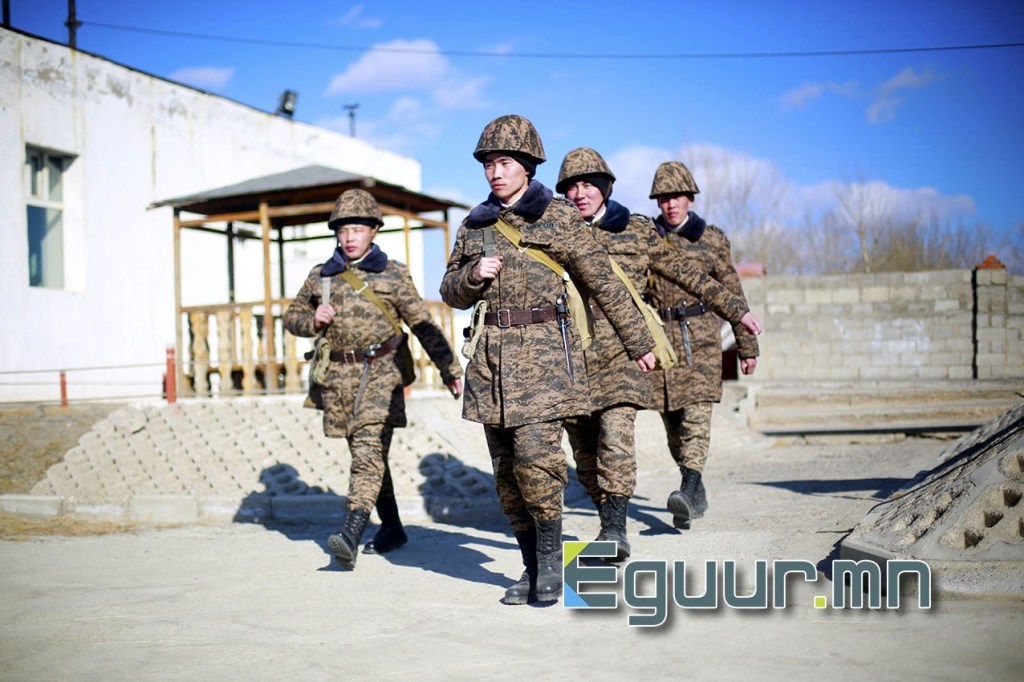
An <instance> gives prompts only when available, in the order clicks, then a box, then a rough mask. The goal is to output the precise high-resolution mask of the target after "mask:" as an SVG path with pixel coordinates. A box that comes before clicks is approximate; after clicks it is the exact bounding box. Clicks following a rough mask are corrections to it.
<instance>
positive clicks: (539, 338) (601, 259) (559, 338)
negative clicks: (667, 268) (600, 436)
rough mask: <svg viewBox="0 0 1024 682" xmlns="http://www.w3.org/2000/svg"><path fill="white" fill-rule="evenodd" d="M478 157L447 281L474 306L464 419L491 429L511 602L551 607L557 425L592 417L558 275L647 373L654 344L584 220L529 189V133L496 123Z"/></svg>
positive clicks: (534, 138)
mask: <svg viewBox="0 0 1024 682" xmlns="http://www.w3.org/2000/svg"><path fill="white" fill-rule="evenodd" d="M473 156H474V158H476V159H477V161H479V162H481V163H482V164H483V170H484V177H485V178H486V179H487V182H488V185H489V186H490V189H491V193H490V195H489V196H488V197H487V200H486V201H484V202H483V203H481V204H479V205H478V206H476V207H475V208H474V209H473V210H472V211H470V213H469V215H468V216H467V217H466V219H465V220H464V221H463V222H462V225H461V226H460V227H459V231H458V234H457V236H456V238H455V245H454V247H453V248H452V253H451V257H450V258H449V259H448V267H447V271H446V272H445V275H444V278H443V280H442V282H441V297H442V299H443V300H444V301H445V302H446V303H447V304H448V305H450V306H452V307H454V308H459V309H466V308H469V307H473V306H475V310H474V323H473V325H472V328H471V331H470V339H469V341H468V343H467V345H466V348H465V349H464V350H463V352H464V353H467V354H468V357H469V364H468V366H467V368H466V395H465V399H464V402H463V411H462V416H463V417H464V418H465V419H468V420H470V421H475V422H480V423H482V424H483V425H484V434H485V437H486V439H487V446H488V449H489V450H490V455H491V463H492V466H493V468H494V482H495V487H496V489H497V492H498V499H499V501H500V503H501V508H502V511H503V512H504V513H505V515H506V516H507V517H508V519H509V522H510V524H511V526H512V530H513V533H514V534H515V537H516V540H517V542H518V543H519V549H520V552H521V554H522V557H523V565H524V567H525V571H524V572H523V574H522V576H521V577H520V578H519V580H518V581H517V582H516V583H515V584H514V585H512V587H510V588H508V590H506V592H505V597H504V601H505V603H507V604H525V603H527V602H529V601H534V600H540V601H554V600H557V599H558V597H559V596H560V595H561V592H562V544H561V541H562V496H563V492H564V489H565V485H566V482H567V473H568V471H567V466H566V461H565V453H564V452H563V451H562V447H561V440H562V423H563V421H564V420H565V419H568V418H571V417H581V416H586V415H589V414H590V413H591V411H592V406H591V401H590V393H589V391H588V387H587V374H586V372H587V365H586V361H585V360H584V355H583V344H584V332H581V329H586V325H585V324H582V323H583V320H581V319H580V317H579V316H578V315H577V317H576V318H575V319H567V318H568V317H569V313H568V305H567V304H566V292H567V289H570V285H569V284H567V282H566V280H565V279H564V278H563V276H562V274H560V273H559V272H556V270H555V269H558V270H561V269H562V268H564V270H565V271H567V273H568V275H569V276H570V279H571V280H572V283H573V286H578V287H582V288H584V289H585V290H586V291H588V292H589V294H590V295H591V296H592V297H593V299H594V300H596V301H597V302H598V304H599V305H600V306H601V308H602V309H603V310H604V311H605V313H606V314H607V316H608V320H609V321H610V323H611V326H612V328H613V329H614V330H615V334H617V335H618V337H619V338H620V339H621V345H622V347H623V354H624V355H625V356H626V357H628V359H629V360H628V361H631V362H636V363H637V365H638V367H639V368H640V369H641V371H649V370H650V369H651V368H652V367H653V366H654V356H653V354H652V353H651V349H652V348H653V346H654V343H653V340H652V339H651V336H650V334H649V333H648V332H647V329H646V328H645V326H644V323H643V318H642V317H641V315H640V313H639V311H638V310H637V309H636V307H635V306H634V305H633V303H632V300H631V298H630V295H629V292H628V291H627V290H626V288H625V286H623V284H622V283H621V282H620V281H619V280H618V279H617V278H616V277H615V274H614V273H613V272H612V270H611V266H610V263H609V262H608V256H607V254H606V253H605V251H604V250H603V249H602V248H601V246H600V244H598V243H597V241H595V240H594V238H593V237H592V236H591V234H590V231H589V230H588V229H587V228H586V226H585V225H584V224H583V221H582V219H581V218H580V214H579V211H577V210H576V209H575V208H574V207H573V205H572V204H571V203H569V202H568V201H565V200H564V199H560V198H556V197H554V196H553V194H552V192H551V190H550V189H548V188H547V187H545V186H544V185H542V184H541V183H540V182H538V181H536V180H534V179H532V177H533V175H534V172H535V169H536V166H537V164H540V163H542V162H543V161H544V160H545V157H544V147H543V146H542V144H541V140H540V136H539V135H538V134H537V131H536V129H535V128H534V127H533V124H532V123H531V122H530V121H528V120H527V119H525V118H523V117H522V116H516V115H509V116H501V117H499V118H497V119H495V120H493V121H491V122H490V123H488V124H487V126H486V127H485V128H484V131H483V133H482V134H481V135H480V140H479V142H478V143H477V146H476V150H475V151H474V153H473ZM506 228H512V230H513V232H509V231H508V230H507V229H506ZM516 233H518V234H516ZM533 254H538V257H540V256H541V255H546V256H548V257H550V258H551V259H552V260H551V262H550V263H551V265H546V264H544V263H543V262H541V261H540V260H538V259H537V258H534V256H533ZM552 266H553V267H552ZM553 268H555V269H553ZM580 310H585V309H582V308H581V309H580ZM583 318H584V319H585V318H586V315H583ZM578 325H582V326H578Z"/></svg>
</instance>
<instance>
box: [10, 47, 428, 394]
mask: <svg viewBox="0 0 1024 682" xmlns="http://www.w3.org/2000/svg"><path fill="white" fill-rule="evenodd" d="M26 145H31V146H37V147H42V148H45V149H49V150H53V151H56V152H61V153H64V154H69V155H73V156H75V157H76V159H75V161H74V162H73V164H72V165H71V168H70V169H69V171H68V173H67V174H66V185H65V193H64V205H65V213H64V240H65V242H64V248H65V286H64V288H63V289H59V290H56V289H43V288H38V287H29V285H28V281H29V280H28V243H27V238H26V231H27V227H26V213H25V200H26V196H27V192H28V189H27V187H26V186H25V179H24V172H23V166H24V161H25V148H26ZM310 164H320V165H324V166H331V167H335V168H340V169H342V170H345V171H349V172H352V173H357V174H360V175H368V176H373V177H376V178H379V179H381V180H384V181H386V182H390V183H394V184H397V185H404V186H405V187H407V188H409V189H412V190H416V191H419V189H420V164H419V162H418V161H416V160H415V159H412V158H409V157H405V156H401V155H398V154H395V153H392V152H389V151H386V150H383V149H379V148H376V147H374V146H372V145H370V144H367V143H366V142H363V141H361V140H358V139H354V138H351V137H348V136H347V135H343V134H341V133H337V132H334V131H330V130H327V129H323V128H318V127H315V126H311V125H307V124H304V123H298V122H293V121H290V120H287V119H284V118H281V117H277V116H274V115H272V114H269V113H266V112H261V111H258V110H255V109H252V108H250V107H247V106H244V105H241V104H238V103H235V102H232V101H229V100H227V99H224V98H222V97H217V96H214V95H210V94H207V93H204V92H202V91H198V90H194V89H192V88H189V87H186V86H182V85H178V84H175V83H171V82H168V81H165V80H162V79H160V78H156V77H154V76H151V75H148V74H145V73H141V72H138V71H135V70H132V69H130V68H126V67H124V66H121V65H118V64H115V63H112V62H109V61H107V60H104V59H102V58H98V57H95V56H92V55H89V54H85V53H82V52H76V51H73V50H70V49H69V48H67V47H65V46H63V45H59V44H54V43H51V42H48V41H46V40H43V39H39V38H35V37H30V36H26V35H24V34H21V33H18V32H15V31H8V30H5V29H2V28H0V216H2V218H0V220H2V227H0V263H2V267H0V292H2V293H0V319H2V320H3V323H2V326H3V330H4V332H3V333H2V334H0V402H2V401H22V400H26V401H27V400H56V399H58V398H59V389H58V387H57V385H56V382H57V379H58V374H57V371H58V370H59V369H61V368H68V369H72V368H95V367H112V366H124V365H148V366H147V367H141V368H134V369H126V370H103V371H83V372H70V373H69V374H68V381H69V383H70V386H69V395H70V398H71V399H72V400H74V399H82V398H103V397H106V398H113V397H128V396H134V395H155V394H158V393H159V390H160V386H161V381H162V376H163V367H162V363H163V362H164V358H165V349H166V347H167V346H168V345H170V344H172V343H173V341H174V329H175V320H174V280H173V246H172V228H171V225H172V210H171V209H170V208H163V209H157V210H153V211H148V210H147V209H146V207H147V206H149V205H150V204H151V203H153V202H155V201H159V200H163V199H168V198H171V197H177V196H183V195H187V194H190V193H193V192H198V191H201V190H206V189H211V188H215V187H220V186H224V185H229V184H233V183H236V182H241V181H244V180H248V179H250V178H253V177H258V176H261V175H267V174H271V173H278V172H282V171H286V170H291V169H294V168H298V167H301V166H306V165H310ZM310 229H316V228H314V227H312V226H311V227H310ZM324 229H325V230H326V228H324ZM414 239H415V236H414ZM260 248H261V247H259V246H258V243H257V242H253V243H251V244H250V245H249V246H247V247H243V248H242V251H244V252H245V253H244V254H242V253H240V254H239V255H240V257H239V260H240V263H242V262H243V261H244V263H245V264H244V265H242V266H241V267H240V268H239V270H238V272H237V277H238V282H239V283H240V284H241V285H242V286H244V287H245V291H244V292H240V293H239V299H240V300H241V299H242V297H243V296H250V298H262V260H261V258H262V256H261V251H260ZM306 248H307V251H308V253H309V258H310V262H314V261H323V260H324V259H326V257H327V256H328V255H329V254H330V251H331V249H332V247H331V244H330V242H329V241H324V242H309V243H307V245H306ZM384 248H385V250H387V251H389V253H391V254H392V255H394V256H395V257H396V258H398V259H402V258H404V254H403V253H402V245H401V241H400V238H399V239H398V240H397V241H395V242H394V246H393V247H392V246H391V242H388V243H386V245H385V246H384ZM413 251H414V253H415V254H416V259H418V260H417V262H414V263H412V264H410V265H411V266H412V267H413V270H414V272H415V273H416V277H417V280H418V284H419V285H420V286H421V287H422V250H421V249H420V248H419V247H418V246H417V247H414V249H413ZM249 252H253V254H255V255H254V256H253V258H252V260H253V261H254V262H255V263H256V266H255V267H254V266H251V265H249V264H248V262H249V260H248V259H249ZM183 256H184V258H183V262H184V264H185V267H186V270H185V272H184V273H183V282H184V288H185V292H184V296H185V298H184V300H183V303H184V304H186V305H188V304H191V303H212V302H224V301H226V300H227V298H226V292H227V276H226V270H225V267H226V266H225V263H226V256H225V246H224V244H223V239H218V238H215V237H207V238H205V239H204V238H203V237H202V236H200V235H199V233H196V232H194V231H186V232H185V236H184V250H183ZM275 271H276V266H275ZM307 271H308V264H303V265H299V264H296V265H294V266H291V267H290V268H289V271H288V279H289V280H292V278H297V279H296V281H295V282H294V283H290V284H289V295H291V294H293V293H294V291H297V289H298V283H299V282H301V279H302V278H303V277H304V276H305V274H306V272H307ZM250 288H251V289H252V290H253V293H252V295H250V291H249V290H250ZM274 293H275V295H276V294H277V289H276V287H275V289H274ZM23 370H48V371H47V372H46V373H42V374H36V373H32V374H11V373H10V372H12V371H23ZM101 382H103V383H101ZM40 383H42V384H45V385H35V384H40Z"/></svg>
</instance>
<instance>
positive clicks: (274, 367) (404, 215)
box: [150, 166, 467, 394]
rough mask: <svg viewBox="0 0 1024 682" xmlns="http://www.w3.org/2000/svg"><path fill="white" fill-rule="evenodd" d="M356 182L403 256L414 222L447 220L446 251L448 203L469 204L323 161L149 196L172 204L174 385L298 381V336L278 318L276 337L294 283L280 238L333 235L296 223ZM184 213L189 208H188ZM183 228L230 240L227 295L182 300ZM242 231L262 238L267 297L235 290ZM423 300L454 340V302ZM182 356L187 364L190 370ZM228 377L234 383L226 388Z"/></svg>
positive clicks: (318, 214)
mask: <svg viewBox="0 0 1024 682" xmlns="http://www.w3.org/2000/svg"><path fill="white" fill-rule="evenodd" d="M357 187H358V188H362V189H365V190H367V191H368V192H370V193H371V194H372V195H373V196H374V198H376V200H377V202H378V204H380V208H381V212H382V213H383V214H384V217H385V225H384V227H382V228H381V232H382V233H386V232H402V233H403V234H404V238H405V262H407V263H408V262H409V261H410V251H411V248H410V246H411V245H410V235H411V233H412V232H413V231H415V230H427V229H440V230H443V233H444V253H443V254H440V257H441V258H442V259H444V258H447V255H448V250H449V248H450V245H449V242H450V227H449V211H450V210H451V209H452V208H461V209H465V208H467V207H466V206H464V205H462V204H459V203H456V202H453V201H448V200H446V199H439V198H437V197H432V196H430V195H427V194H422V193H420V192H414V191H411V190H409V189H406V188H405V187H402V186H400V185H393V184H390V183H387V182H383V181H381V180H377V179H375V178H372V177H366V176H361V175H354V174H352V173H347V172H345V171H342V170H338V169H335V168H328V167H325V166H306V167H303V168H298V169H296V170H292V171H288V172H284V173H277V174H274V175H268V176H263V177H258V178H253V179H251V180H247V181H245V182H241V183H238V184H235V185H230V186H227V187H220V188H217V189H212V190H208V191H204V192H198V193H195V194H190V195H188V196H183V197H177V198H173V199H165V200H163V201H158V202H155V203H153V204H152V205H151V206H150V208H158V207H163V206H170V207H172V208H173V209H174V224H173V229H174V305H175V320H176V323H175V331H176V344H175V345H176V347H177V353H176V355H177V358H178V363H177V367H178V372H177V374H178V376H177V379H178V382H177V385H178V390H179V392H181V393H184V394H187V393H188V392H189V390H190V388H191V389H192V390H194V391H195V393H197V394H206V393H208V392H209V391H210V389H211V386H210V383H209V377H210V376H211V375H213V376H219V378H220V390H219V393H221V394H226V393H230V392H232V391H235V392H241V393H252V392H254V391H256V390H257V389H258V388H259V387H258V386H257V384H259V383H262V390H263V391H275V390H282V389H283V390H285V391H299V390H302V388H303V387H302V385H301V383H302V382H301V377H300V365H301V362H300V361H299V359H298V358H297V356H296V352H295V339H294V337H292V336H291V335H290V334H289V333H287V332H286V331H284V330H283V328H282V330H281V332H282V333H281V344H280V347H279V345H278V343H277V336H278V335H277V330H276V326H277V322H278V321H279V319H280V316H281V314H282V313H283V311H284V309H285V308H286V307H287V305H288V303H289V302H290V300H289V299H288V295H289V294H290V293H293V292H286V291H284V287H285V266H286V259H285V245H286V244H288V243H292V242H301V241H310V240H322V239H330V238H332V235H331V234H330V232H329V231H328V230H326V229H325V230H323V231H322V232H318V234H316V235H314V236H306V235H305V234H304V232H305V231H304V230H301V229H299V228H300V227H302V226H305V225H311V224H317V223H326V222H327V219H328V218H329V216H330V214H331V211H332V210H333V209H334V202H335V200H336V199H337V198H338V196H339V195H340V194H341V193H342V192H344V191H345V190H348V189H353V188H357ZM183 214H192V215H189V216H187V217H186V216H185V215H183ZM431 215H432V216H433V217H431ZM193 216H194V217H193ZM395 217H397V218H400V219H401V225H400V226H399V225H397V224H396V222H397V221H395V220H394V219H393V218H395ZM389 218H392V219H389ZM240 223H241V224H246V225H253V226H258V230H254V229H251V228H250V227H239V224H240ZM183 230H198V231H201V232H207V233H214V234H218V235H222V236H223V237H224V239H225V240H226V245H227V264H226V267H227V275H228V300H227V301H224V302H223V303H215V304H212V305H204V306H190V307H187V308H186V307H183V306H182V286H181V284H182V279H181V277H182V255H181V243H182V242H181V240H182V232H183ZM245 239H258V240H260V241H261V242H262V245H263V299H262V300H259V301H243V302H239V301H236V300H235V252H234V246H235V243H236V241H239V240H245ZM274 248H276V249H277V261H278V270H279V272H278V280H279V282H280V291H278V292H277V293H278V295H277V296H275V295H274V292H273V277H272V275H271V263H272V260H273V259H272V250H273V249H274ZM428 305H429V306H430V308H431V312H432V314H433V315H434V317H435V319H436V321H437V322H438V324H439V325H440V326H441V328H442V329H443V330H445V333H446V335H447V336H448V338H449V341H450V342H451V343H452V344H453V347H454V342H455V338H454V329H453V313H452V311H451V309H449V308H448V307H447V306H444V304H442V303H440V302H438V301H428ZM260 311H262V314H261V313H260ZM186 321H187V324H188V327H189V332H190V337H191V342H190V343H189V346H188V351H189V353H188V357H187V360H186V355H185V353H183V352H182V348H181V345H182V342H183V340H184V337H183V333H184V331H185V324H186ZM211 321H214V322H215V324H216V326H217V344H216V346H215V348H216V349H217V353H216V362H212V361H211V356H210V353H209V348H210V343H209V339H208V338H207V336H208V331H209V328H210V322H211ZM254 321H255V322H256V325H255V331H256V335H257V337H258V341H257V343H256V344H255V348H254V343H253V339H252V331H253V328H254V324H253V323H254ZM413 341H414V344H413V349H414V356H416V357H417V364H418V365H419V369H420V370H421V371H420V372H418V375H419V376H420V379H419V381H420V382H421V383H427V384H430V383H432V382H431V381H429V379H430V378H433V379H436V377H432V376H431V377H429V378H427V379H425V378H424V371H423V370H425V369H426V367H427V365H428V362H427V360H426V358H425V354H424V353H422V352H419V353H417V351H419V350H420V349H418V348H417V347H416V345H415V339H413ZM254 350H255V351H256V355H255V357H254V355H253V351H254ZM186 364H187V365H188V368H189V371H188V372H187V373H186ZM282 370H283V379H284V381H283V386H281V385H278V382H277V381H275V380H274V377H281V376H282ZM261 374H262V380H260V376H261ZM189 380H190V381H189ZM227 386H231V387H232V388H231V389H227V388H225V387H227Z"/></svg>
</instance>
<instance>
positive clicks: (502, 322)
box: [496, 308, 512, 329]
mask: <svg viewBox="0 0 1024 682" xmlns="http://www.w3.org/2000/svg"><path fill="white" fill-rule="evenodd" d="M502 313H505V317H504V319H502V316H501V314H502ZM496 317H497V320H498V329H508V328H509V327H511V326H512V311H511V310H510V309H509V308H499V309H498V311H497V313H496Z"/></svg>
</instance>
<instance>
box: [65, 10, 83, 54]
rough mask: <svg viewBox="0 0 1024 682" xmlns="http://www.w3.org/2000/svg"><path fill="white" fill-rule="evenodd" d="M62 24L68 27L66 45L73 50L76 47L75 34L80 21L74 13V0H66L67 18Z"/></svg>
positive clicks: (80, 23)
mask: <svg viewBox="0 0 1024 682" xmlns="http://www.w3.org/2000/svg"><path fill="white" fill-rule="evenodd" d="M64 25H65V26H67V27H68V46H69V47H70V48H71V49H73V50H74V49H77V48H78V38H77V36H76V35H75V34H76V32H77V31H78V27H79V26H81V25H82V22H80V21H79V20H78V17H77V16H76V15H75V0H68V20H67V21H65V22H64Z"/></svg>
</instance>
